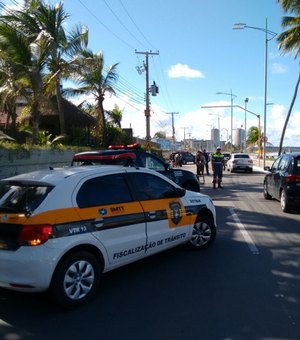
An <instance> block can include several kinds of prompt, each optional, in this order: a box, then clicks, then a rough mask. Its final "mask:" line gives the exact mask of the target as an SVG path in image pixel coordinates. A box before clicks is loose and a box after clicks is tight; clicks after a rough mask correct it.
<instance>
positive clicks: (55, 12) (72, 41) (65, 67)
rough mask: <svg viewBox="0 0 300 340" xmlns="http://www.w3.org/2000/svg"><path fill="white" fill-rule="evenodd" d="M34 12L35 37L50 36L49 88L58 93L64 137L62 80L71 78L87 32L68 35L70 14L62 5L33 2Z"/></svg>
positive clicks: (80, 28) (47, 87)
mask: <svg viewBox="0 0 300 340" xmlns="http://www.w3.org/2000/svg"><path fill="white" fill-rule="evenodd" d="M33 2H34V5H35V7H34V8H35V10H34V11H33V12H32V8H31V12H32V13H33V15H34V18H35V20H36V22H37V26H36V27H37V28H38V29H37V31H36V32H35V34H36V35H39V34H41V32H43V31H44V32H47V34H48V35H49V40H48V46H47V48H48V51H49V58H48V60H47V70H48V71H49V74H48V75H47V77H46V89H47V90H48V92H49V93H50V94H55V96H56V100H57V107H58V114H59V121H60V133H61V134H65V132H66V128H65V117H64V111H63V104H62V93H61V92H62V90H61V79H62V78H65V79H66V78H68V76H69V68H70V64H69V61H70V60H71V59H73V58H74V56H76V54H77V53H79V52H80V51H81V50H82V49H83V48H86V46H87V43H88V30H87V29H86V28H84V27H81V26H76V27H75V28H74V29H73V30H72V31H71V32H70V33H69V34H67V33H66V32H65V29H64V24H65V21H66V19H67V18H68V17H69V15H68V14H67V13H66V12H65V11H64V8H63V4H62V3H61V2H60V3H59V4H56V5H55V6H50V5H45V4H44V3H43V1H33Z"/></svg>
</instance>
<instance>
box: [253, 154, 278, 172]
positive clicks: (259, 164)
mask: <svg viewBox="0 0 300 340" xmlns="http://www.w3.org/2000/svg"><path fill="white" fill-rule="evenodd" d="M252 159H253V170H254V171H262V172H265V173H266V172H267V171H266V170H264V160H263V159H257V158H254V157H252ZM273 163H274V160H269V159H266V161H265V166H269V167H271V166H272V164H273Z"/></svg>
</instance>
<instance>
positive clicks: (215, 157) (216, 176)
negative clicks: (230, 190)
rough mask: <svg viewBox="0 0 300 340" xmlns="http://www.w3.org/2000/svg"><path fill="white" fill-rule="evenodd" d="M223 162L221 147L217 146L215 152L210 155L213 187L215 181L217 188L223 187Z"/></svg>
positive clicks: (214, 186)
mask: <svg viewBox="0 0 300 340" xmlns="http://www.w3.org/2000/svg"><path fill="white" fill-rule="evenodd" d="M223 164H224V155H223V154H222V152H221V147H220V146H218V147H217V149H216V152H215V153H214V154H212V156H211V166H212V169H213V188H214V189H216V183H217V182H218V188H223V187H222V185H221V183H222V177H223Z"/></svg>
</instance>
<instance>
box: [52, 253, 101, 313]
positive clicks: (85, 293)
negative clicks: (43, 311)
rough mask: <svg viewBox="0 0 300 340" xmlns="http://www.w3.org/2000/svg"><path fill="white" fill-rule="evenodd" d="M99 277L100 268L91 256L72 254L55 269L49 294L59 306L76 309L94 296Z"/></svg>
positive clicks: (87, 254) (88, 254)
mask: <svg viewBox="0 0 300 340" xmlns="http://www.w3.org/2000/svg"><path fill="white" fill-rule="evenodd" d="M100 275H101V266H100V264H99V262H98V261H97V259H96V257H95V256H94V255H93V254H91V253H89V252H87V251H79V252H77V253H72V254H70V255H69V256H68V257H67V258H66V259H64V260H63V262H62V263H60V264H59V266H58V267H57V269H56V272H55V274H54V277H53V279H52V283H51V287H50V293H51V295H52V296H53V297H54V299H55V300H56V302H58V304H60V305H61V306H63V307H66V308H73V307H77V306H78V305H80V304H82V303H85V302H87V301H88V300H90V299H91V298H92V297H93V296H94V294H95V293H96V291H97V288H98V286H99V282H100Z"/></svg>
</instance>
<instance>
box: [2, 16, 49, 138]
mask: <svg viewBox="0 0 300 340" xmlns="http://www.w3.org/2000/svg"><path fill="white" fill-rule="evenodd" d="M15 14H16V19H18V16H21V15H24V18H27V19H29V20H31V19H30V18H29V16H28V13H26V12H22V11H16V13H12V15H10V16H9V18H8V16H1V21H0V50H1V58H2V61H3V62H5V61H7V62H9V63H10V64H11V65H13V66H12V67H13V69H14V77H15V80H16V81H18V82H19V86H20V90H21V91H22V92H23V94H26V98H27V100H28V103H30V107H31V116H32V137H33V143H35V142H36V141H37V139H38V131H39V112H40V110H39V108H40V105H41V104H42V102H43V101H44V96H43V74H42V72H43V69H44V66H45V60H46V58H45V57H46V54H45V39H44V36H43V35H40V36H38V37H31V36H28V35H27V34H26V32H25V30H23V29H22V28H23V26H22V25H20V23H19V21H18V20H15V21H14V20H13V15H15Z"/></svg>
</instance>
